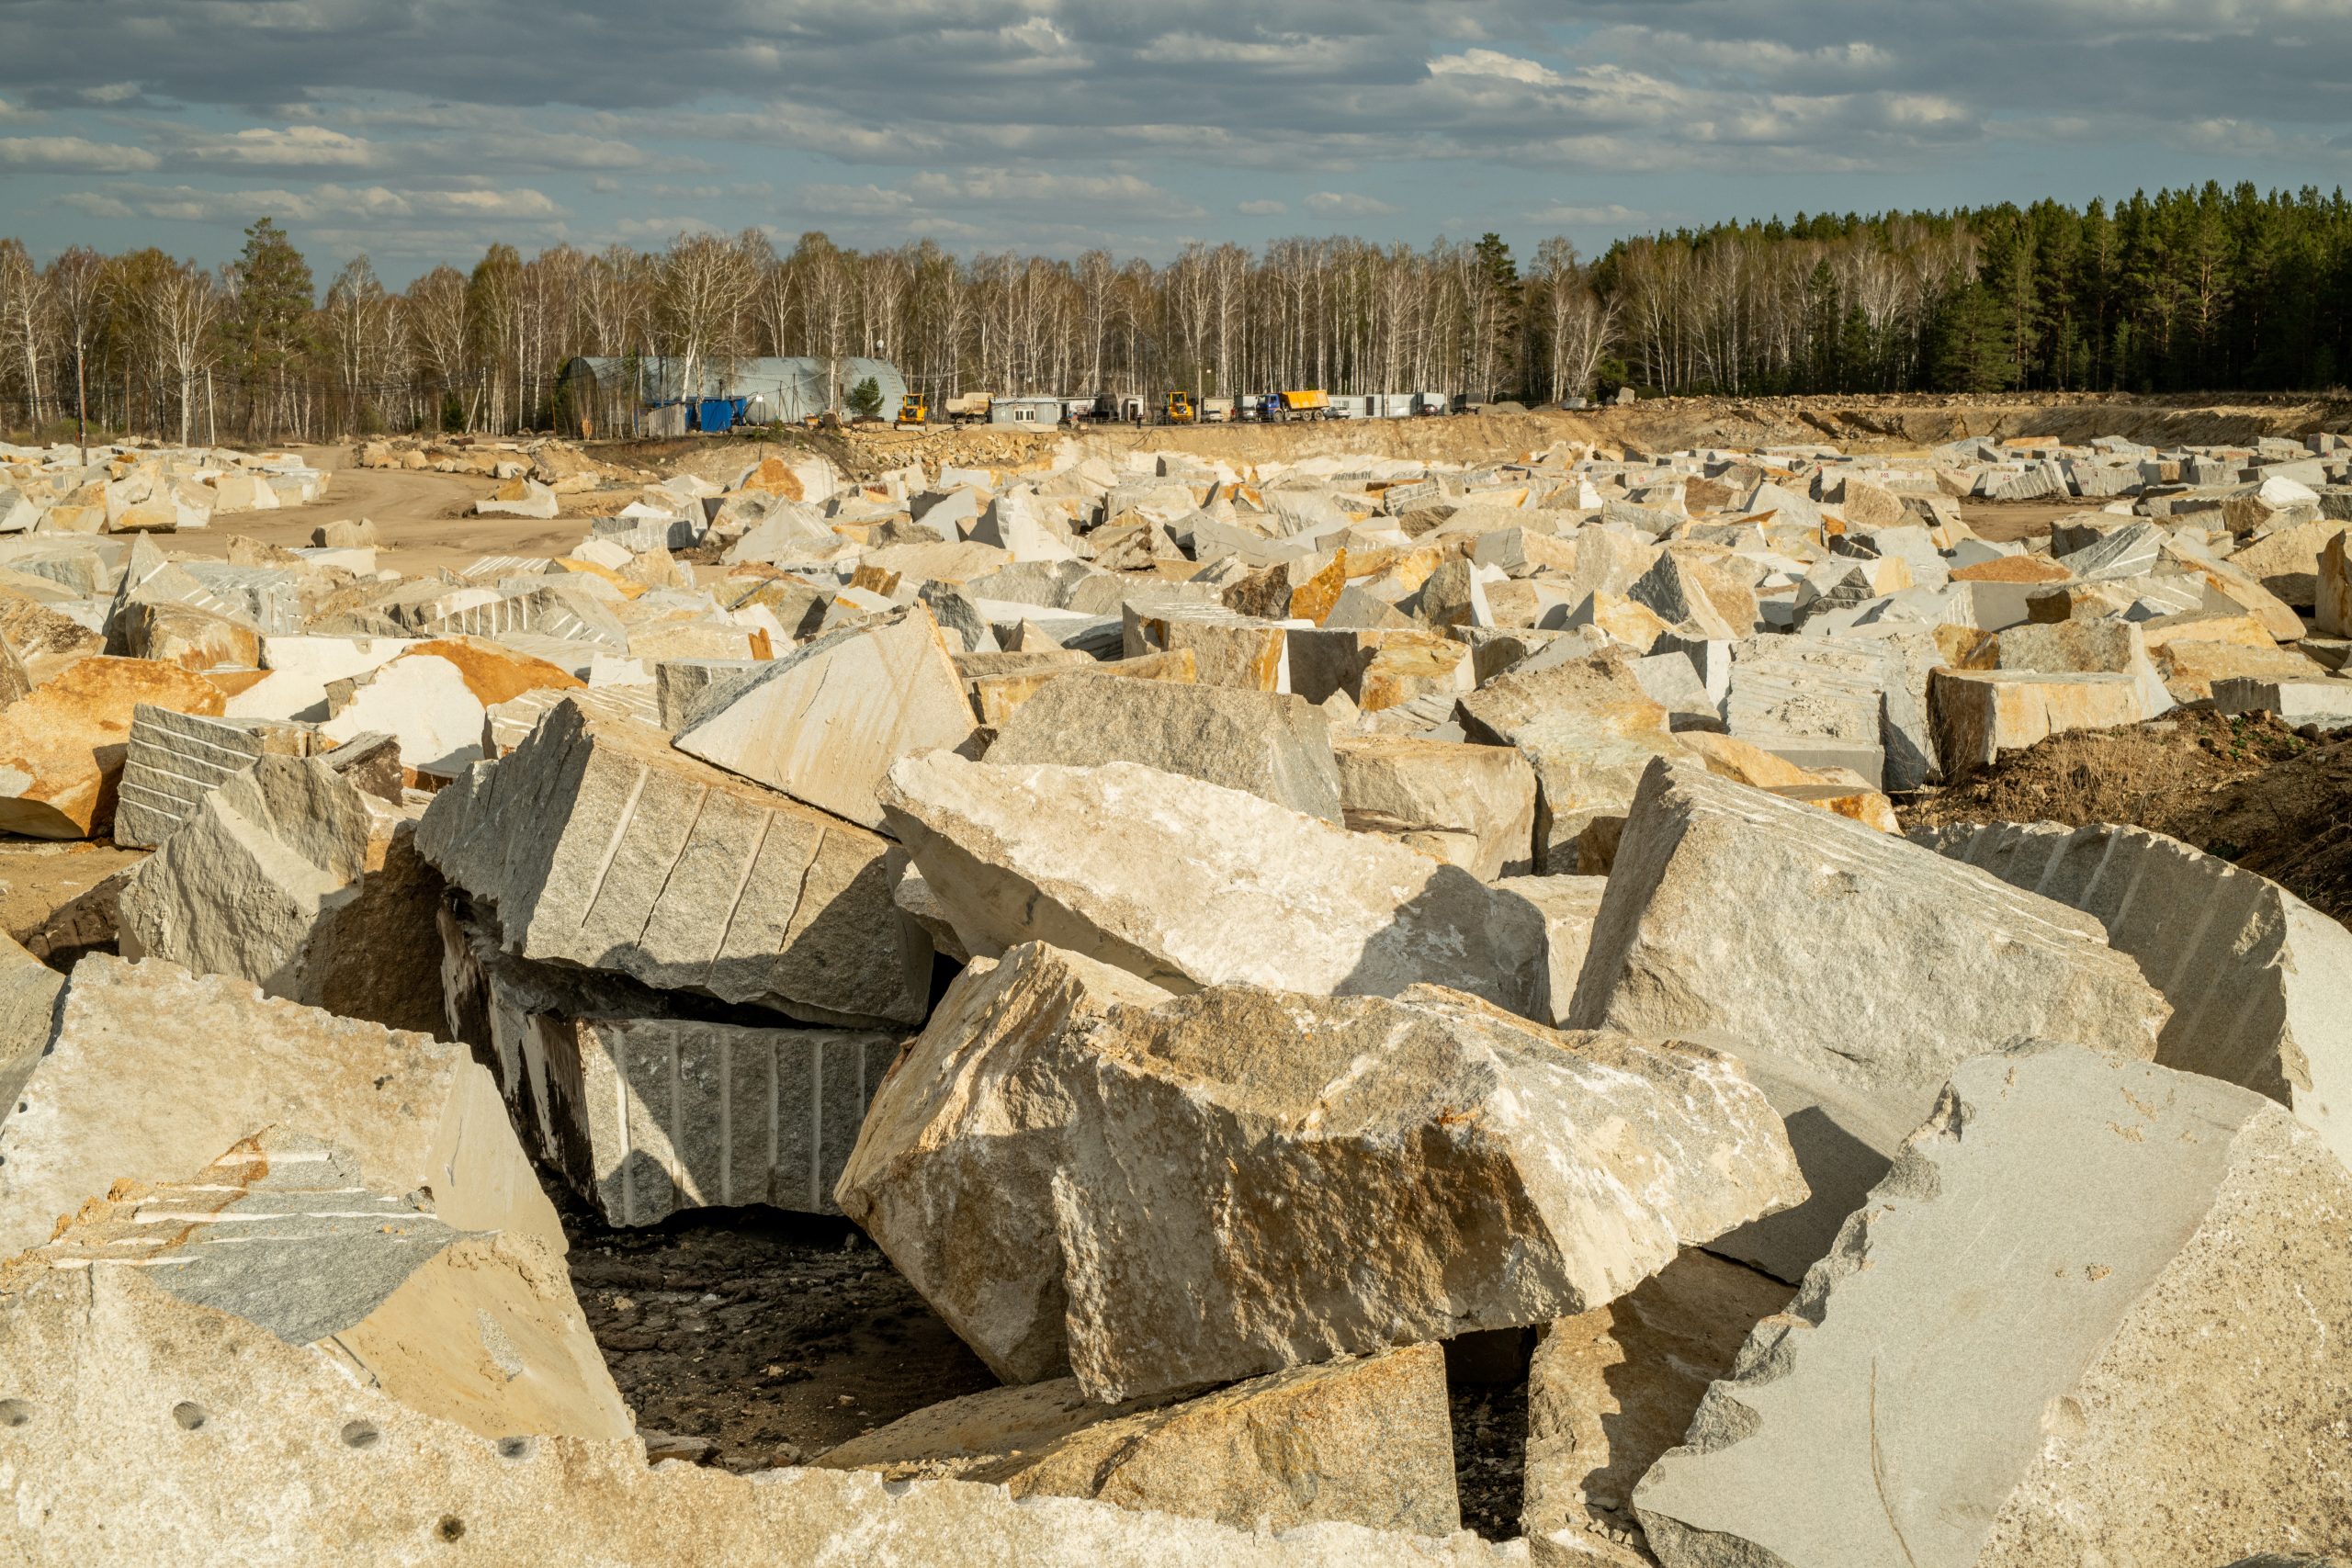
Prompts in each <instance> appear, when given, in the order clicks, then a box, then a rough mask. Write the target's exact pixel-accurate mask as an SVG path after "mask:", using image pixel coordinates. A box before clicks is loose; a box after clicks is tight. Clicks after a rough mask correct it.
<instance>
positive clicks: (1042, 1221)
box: [839, 946, 1803, 1401]
mask: <svg viewBox="0 0 2352 1568" xmlns="http://www.w3.org/2000/svg"><path fill="white" fill-rule="evenodd" d="M976 971H977V966H976ZM1014 1194H1020V1195H1023V1196H1019V1197H1017V1198H1012V1196H1011V1195H1014ZM1802 1195H1803V1186H1802V1183H1801V1182H1800V1181H1799V1180H1798V1179H1797V1178H1796V1175H1795V1171H1794V1166H1793V1161H1792V1156H1790V1154H1789V1152H1788V1149H1787V1146H1786V1144H1785V1142H1784V1140H1783V1139H1782V1137H1781V1134H1780V1130H1779V1126H1778V1118H1777V1117H1775V1116H1773V1115H1772V1113H1771V1111H1770V1108H1769V1107H1768V1106H1767V1104H1766V1103H1765V1101H1764V1100H1763V1097H1762V1096H1761V1095H1760V1094H1758V1092H1757V1091H1756V1090H1755V1089H1753V1088H1752V1087H1750V1086H1749V1085H1748V1084H1747V1082H1746V1081H1745V1080H1744V1079H1743V1078H1742V1077H1740V1076H1739V1074H1738V1073H1737V1071H1736V1069H1735V1068H1733V1067H1732V1066H1730V1065H1729V1063H1728V1062H1727V1061H1725V1060H1724V1058H1722V1057H1719V1056H1716V1055H1713V1053H1709V1052H1705V1051H1702V1050H1696V1049H1693V1048H1691V1047H1685V1046H1680V1045H1676V1044H1672V1043H1657V1042H1645V1041H1637V1040H1631V1039H1625V1038H1622V1037H1618V1036H1612V1035H1590V1036H1563V1035H1557V1034H1555V1033H1553V1032H1551V1031H1549V1030H1546V1029H1543V1028H1541V1027H1539V1026H1535V1025H1531V1024H1528V1023H1526V1022H1525V1021H1522V1020H1519V1019H1515V1018H1512V1017H1510V1015H1508V1014H1506V1013H1503V1012H1501V1011H1499V1010H1496V1009H1493V1008H1491V1007H1489V1006H1487V1005H1486V1004H1484V1003H1481V1002H1479V1001H1477V1000H1476V999H1475V998H1469V997H1466V996H1464V995H1462V994H1460V993H1458V992H1450V991H1442V990H1440V989H1438V988H1436V987H1418V988H1415V989H1414V990H1412V991H1410V992H1408V994H1407V995H1406V996H1405V997H1404V998H1400V999H1397V1000H1393V1001H1392V1000H1389V999H1386V998H1334V999H1329V1000H1322V999H1317V998H1308V997H1302V996H1298V995H1295V994H1283V993H1279V992H1272V991H1261V990H1255V989H1249V988H1240V987H1227V988H1221V989H1217V990H1213V991H1204V992H1200V993H1196V994H1194V995H1193V996H1190V997H1185V998H1175V999H1171V1000H1163V1001H1160V1002H1159V1003H1158V1004H1157V1005H1152V1002H1151V997H1150V994H1149V993H1148V991H1147V992H1145V994H1144V995H1143V996H1142V997H1141V998H1136V986H1135V982H1134V981H1133V980H1132V979H1130V978H1127V977H1125V976H1115V975H1114V974H1106V973H1105V972H1104V971H1103V970H1102V969H1101V968H1100V966H1089V965H1085V964H1083V963H1082V961H1080V960H1079V959H1077V958H1075V957H1074V956H1072V955H1069V954H1064V953H1055V952H1053V951H1052V950H1051V949H1046V948H1042V947H1034V946H1033V947H1024V948H1022V949H1020V950H1018V951H1016V952H1015V953H1011V954H1008V955H1007V956H1006V958H1005V960H1004V962H1003V963H1002V964H999V965H997V966H996V967H995V968H994V969H993V970H990V971H986V972H976V973H967V976H966V977H965V978H964V979H962V980H959V981H958V982H957V985H956V988H955V989H953V990H951V992H950V993H949V997H948V998H947V1000H946V1001H945V1002H944V1003H943V1004H942V1007H941V1010H940V1013H939V1015H938V1017H937V1018H935V1019H934V1020H933V1025H932V1027H931V1028H930V1029H929V1030H927V1031H926V1032H925V1033H924V1035H923V1037H922V1039H921V1040H920V1041H918V1042H917V1043H916V1044H915V1046H914V1047H913V1048H912V1049H911V1050H910V1054H909V1056H908V1058H907V1060H906V1061H905V1062H904V1063H903V1064H902V1065H901V1066H899V1068H898V1070H897V1071H895V1072H894V1073H893V1074H892V1075H891V1077H890V1078H889V1079H888V1082H886V1083H885V1085H884V1086H883V1089H882V1092H881V1094H880V1095H879V1096H878V1097H877V1099H876V1103H875V1107H874V1110H873V1111H872V1113H871V1114H870V1115H869V1116H868V1118H867V1122H866V1126H865V1132H864V1134H862V1135H861V1137H860V1139H859V1144H858V1148H857V1150H856V1152H855V1153H854V1155H853V1156H851V1159H850V1163H849V1166H848V1168H847V1169H846V1170H845V1171H844V1173H843V1175H842V1183H841V1187H840V1190H839V1196H840V1200H841V1203H842V1209H843V1211H844V1212H845V1213H848V1214H849V1215H850V1216H851V1217H852V1218H853V1219H855V1220H857V1221H858V1222H859V1223H860V1224H863V1225H864V1226H865V1228H866V1230H867V1232H868V1233H869V1234H870V1235H873V1236H874V1237H875V1239H876V1241H877V1242H878V1243H879V1244H880V1245H881V1246H882V1247H883V1248H884V1250H885V1251H887V1252H888V1253H889V1254H890V1255H891V1258H892V1259H893V1260H894V1261H895V1262H897V1263H898V1264H899V1268H900V1269H901V1270H902V1271H903V1272H905V1273H906V1275H907V1276H908V1278H909V1279H910V1280H912V1281H913V1282H914V1284H915V1286H916V1288H917V1289H919V1290H921V1291H922V1292H924V1294H925V1296H926V1298H927V1299H929V1300H930V1301H932V1303H933V1305H934V1306H935V1307H936V1308H937V1309H938V1310H939V1312H940V1314H941V1315H942V1316H943V1317H944V1318H945V1319H946V1320H947V1322H948V1323H949V1324H950V1325H951V1326H953V1327H955V1328H956V1331H957V1332H958V1333H959V1334H962V1335H963V1336H964V1337H965V1338H966V1339H967V1342H969V1343H970V1344H971V1345H972V1346H973V1348H975V1349H976V1350H978V1352H979V1354H980V1355H981V1357H982V1359H986V1360H988V1361H989V1364H990V1366H991V1367H992V1368H994V1369H995V1370H996V1371H998V1372H999V1374H1000V1375H1002V1376H1006V1377H1008V1378H1009V1379H1013V1380H1019V1379H1022V1378H1023V1377H1026V1378H1038V1377H1044V1376H1047V1375H1050V1374H1052V1373H1054V1372H1056V1371H1059V1370H1060V1362H1061V1359H1062V1356H1063V1354H1064V1351H1065V1343H1066V1353H1067V1356H1068V1360H1069V1367H1070V1369H1071V1370H1072V1371H1073V1372H1074V1373H1075V1374H1076V1376H1077V1377H1078V1379H1079V1381H1080V1384H1081V1385H1082V1386H1083V1387H1084V1388H1085V1389H1086V1391H1087V1393H1089V1394H1090V1395H1091V1397H1093V1398H1096V1399H1101V1400H1110V1401H1116V1400H1120V1399H1125V1398H1130V1397H1133V1396H1135V1395H1137V1394H1143V1393H1157V1392H1162V1391H1166V1390H1170V1389H1174V1388H1179V1387H1182V1386H1183V1385H1185V1384H1188V1383H1201V1382H1216V1381H1221V1380H1225V1379H1229V1378H1235V1377H1245V1376H1250V1375H1254V1374H1257V1373H1261V1372H1266V1371H1276V1370H1279V1369H1282V1368H1283V1367H1288V1366H1295V1365H1298V1364H1301V1363H1303V1362H1310V1361H1318V1360H1323V1359H1328V1358H1329V1357H1331V1356H1334V1355H1340V1354H1350V1353H1359V1352H1363V1351H1367V1350H1373V1349H1377V1348H1383V1347H1385V1346H1388V1345H1393V1344H1398V1343H1410V1342H1418V1341H1423V1340H1430V1339H1438V1338H1446V1337H1453V1335H1456V1334H1460V1333H1465V1332H1469V1331H1471V1330H1474V1329H1478V1328H1487V1327H1499V1326H1509V1325H1517V1324H1525V1323H1533V1322H1540V1321H1544V1320H1545V1319H1548V1318H1551V1317H1556V1316H1560V1315H1564V1314H1566V1313H1567V1312H1569V1311H1573V1310H1583V1309H1584V1308H1585V1307H1586V1306H1589V1305H1593V1304H1598V1303H1600V1302H1603V1301H1607V1300H1609V1299H1611V1298H1612V1297H1614V1296H1615V1295H1618V1294H1620V1293H1622V1292H1624V1291H1625V1290H1627V1289H1630V1288H1631V1287H1632V1286H1633V1285H1634V1283H1636V1282H1638V1281H1639V1280H1641V1279H1642V1278H1644V1277H1645V1276H1646V1275H1647V1274H1648V1273H1650V1272H1652V1271H1653V1270H1655V1269H1657V1268H1658V1267H1659V1266H1660V1265H1662V1264H1663V1263H1664V1262H1665V1261H1666V1260H1667V1259H1668V1258H1670V1257H1672V1256H1673V1252H1674V1248H1675V1247H1677V1246H1679V1245H1680V1244H1681V1243H1683V1242H1686V1241H1696V1240H1703V1239H1705V1238H1707V1237H1708V1236H1712V1235H1717V1234H1720V1233H1721V1232H1722V1231H1724V1230H1725V1229H1727V1228H1729V1227H1730V1226H1732V1225H1736V1224H1740V1223H1742V1222H1743V1221H1745V1220H1747V1219H1749V1218H1751V1217H1753V1216H1755V1215H1757V1214H1759V1213H1765V1212H1767V1211H1770V1210H1771V1209H1774V1208H1778V1207H1781V1206H1783V1205H1786V1204H1788V1203H1791V1202H1793V1201H1797V1200H1798V1199H1799V1198H1800V1197H1802ZM1009 1198H1010V1199H1011V1201H1008V1200H1009Z"/></svg>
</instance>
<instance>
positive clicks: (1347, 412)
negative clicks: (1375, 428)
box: [1331, 392, 1380, 419]
mask: <svg viewBox="0 0 2352 1568" xmlns="http://www.w3.org/2000/svg"><path fill="white" fill-rule="evenodd" d="M1379 401H1380V400H1379V399H1378V398H1375V397H1360V396H1357V395H1356V394H1354V393H1351V392H1334V393H1333V394H1332V395H1331V417H1332V418H1333V419H1372V418H1374V417H1375V415H1374V405H1376V404H1377V403H1378V402H1379Z"/></svg>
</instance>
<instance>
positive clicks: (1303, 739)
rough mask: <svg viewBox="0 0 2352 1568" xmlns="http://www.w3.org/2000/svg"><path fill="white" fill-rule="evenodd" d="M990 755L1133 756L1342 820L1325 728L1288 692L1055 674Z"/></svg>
mask: <svg viewBox="0 0 2352 1568" xmlns="http://www.w3.org/2000/svg"><path fill="white" fill-rule="evenodd" d="M988 761H989V762H990V763H991V764H994V765H1004V764H1008V763H1020V762H1054V763H1063V764H1067V765H1069V766H1072V767H1094V766H1099V765H1100V764H1102V763H1104V762H1135V763H1138V764H1140V765H1141V766H1144V767H1147V768H1157V769H1159V770H1160V771H1161V772H1163V773H1182V774H1184V775H1185V776H1186V777H1188V778H1196V779H1200V780H1202V781H1204V782H1205V783H1208V784H1222V785H1224V786H1225V787H1226V788H1227V789H1241V790H1248V791H1249V792H1250V794H1252V795H1260V796H1262V797H1263V798H1265V799H1267V800H1271V801H1272V802H1273V803H1274V804H1275V805H1277V806H1286V807H1289V808H1290V809H1292V810H1293V811H1299V812H1304V813H1306V815H1307V816H1309V817H1320V818H1323V819H1324V820H1325V821H1327V822H1336V821H1338V820H1339V819H1340V769H1339V764H1338V762H1337V761H1336V760H1335V759H1334V758H1333V756H1332V754H1331V736H1330V727H1329V723H1328V722H1327V721H1326V720H1325V718H1324V716H1323V713H1322V710H1321V709H1319V708H1317V707H1316V706H1314V705H1311V704H1309V703H1307V702H1306V701H1305V700H1304V699H1302V698H1299V697H1295V696H1292V695H1289V694H1286V693H1276V692H1257V691H1242V690H1238V689H1237V688H1235V687H1231V686H1203V685H1193V684H1177V683H1172V682H1162V681H1136V680H1127V679H1118V678H1110V679H1104V678H1102V677H1090V676H1087V675H1085V674H1083V673H1080V674H1076V675H1057V676H1056V677H1055V678H1053V679H1051V680H1048V681H1047V682H1046V683H1045V684H1044V685H1043V686H1042V687H1040V688H1039V689H1038V691H1037V693H1036V694H1035V695H1034V696H1032V697H1030V698H1029V699H1028V700H1027V701H1026V702H1024V703H1023V704H1022V705H1021V706H1020V707H1019V709H1017V710H1016V711H1015V712H1014V713H1013V714H1012V716H1010V717H1009V718H1007V719H1006V720H1005V721H1004V724H1003V728H1001V729H1000V730H999V731H998V732H997V737H996V739H994V740H992V741H990V742H989V750H988Z"/></svg>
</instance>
